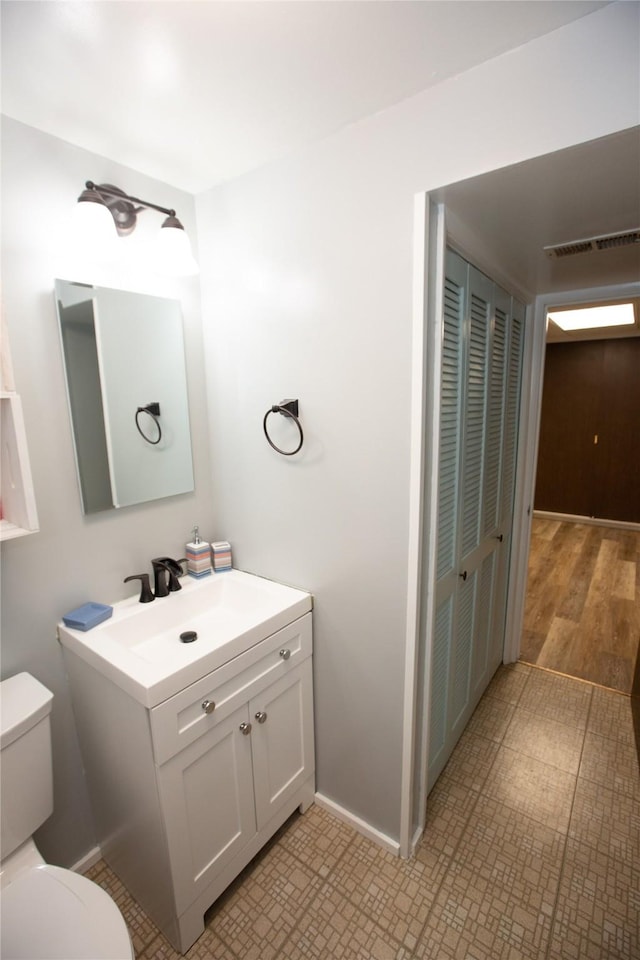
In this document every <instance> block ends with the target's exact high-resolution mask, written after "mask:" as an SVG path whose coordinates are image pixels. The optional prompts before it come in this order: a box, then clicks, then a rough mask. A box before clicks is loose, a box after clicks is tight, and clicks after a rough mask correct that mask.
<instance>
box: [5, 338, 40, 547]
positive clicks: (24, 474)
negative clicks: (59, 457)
mask: <svg viewBox="0 0 640 960" xmlns="http://www.w3.org/2000/svg"><path fill="white" fill-rule="evenodd" d="M4 348H5V349H6V343H5V344H4ZM0 438H1V443H2V450H1V453H0V461H1V486H0V496H1V497H2V520H0V540H12V539H15V538H16V537H24V536H26V535H27V534H29V533H36V532H37V531H38V529H39V528H38V514H37V511H36V501H35V495H34V491H33V480H32V478H31V465H30V462H29V450H28V448H27V437H26V433H25V429H24V419H23V416H22V402H21V400H20V397H19V395H18V394H17V393H14V392H13V391H3V392H2V393H0Z"/></svg>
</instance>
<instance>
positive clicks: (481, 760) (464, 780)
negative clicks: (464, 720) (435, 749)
mask: <svg viewBox="0 0 640 960" xmlns="http://www.w3.org/2000/svg"><path fill="white" fill-rule="evenodd" d="M505 709H506V710H508V711H509V715H511V710H512V708H511V707H504V708H503V707H500V708H499V709H498V711H497V713H498V714H500V715H502V714H504V711H505ZM479 726H480V723H477V724H475V725H474V726H473V728H472V727H468V728H467V729H466V730H465V732H464V733H463V734H462V736H461V737H460V739H459V741H458V743H457V744H456V748H455V750H454V751H453V753H452V754H451V756H450V758H449V761H448V763H447V765H446V767H445V768H444V770H443V771H442V773H441V774H440V777H439V778H438V783H439V784H440V783H441V784H442V785H443V786H445V787H448V786H449V784H450V783H459V784H462V785H463V786H464V788H465V789H466V790H476V791H477V790H480V789H481V788H482V786H483V784H484V782H485V780H486V779H487V776H488V774H489V771H490V770H491V765H492V764H493V761H494V760H495V757H496V755H497V753H498V750H499V744H498V743H497V742H496V741H495V740H491V739H487V737H485V736H481V735H480V734H478V733H476V732H474V731H475V730H477V729H478V728H479ZM505 729H506V726H505Z"/></svg>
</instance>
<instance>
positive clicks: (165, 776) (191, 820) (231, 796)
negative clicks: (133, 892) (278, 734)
mask: <svg viewBox="0 0 640 960" xmlns="http://www.w3.org/2000/svg"><path fill="white" fill-rule="evenodd" d="M248 722H249V713H248V710H247V706H246V703H245V704H244V705H243V706H242V707H241V708H239V709H238V710H236V711H235V712H234V713H232V714H231V715H230V716H228V717H226V718H225V719H224V720H222V721H221V722H220V723H218V724H217V725H216V726H215V727H213V728H212V729H211V730H210V731H209V732H207V733H206V734H204V735H203V736H201V737H200V738H199V739H198V740H196V741H195V742H194V743H192V744H190V745H189V746H188V747H186V748H185V749H184V750H182V751H181V752H180V753H178V754H176V755H175V756H174V757H172V758H171V760H168V761H167V762H166V763H165V764H163V765H162V766H161V767H160V768H159V770H158V779H159V784H160V796H161V800H162V807H163V812H164V820H165V824H166V830H167V841H168V846H169V855H170V858H171V865H172V871H173V876H174V887H175V899H176V908H177V912H178V914H180V913H181V912H182V911H184V910H185V909H186V908H187V907H188V906H189V905H190V904H191V903H193V901H194V899H195V898H196V897H197V896H198V895H199V894H200V893H201V892H202V891H204V890H205V889H206V887H207V885H208V884H209V883H211V881H212V879H213V878H215V876H216V875H217V874H218V873H219V872H220V871H221V870H222V869H224V867H225V866H226V865H227V864H228V863H229V862H230V861H231V860H232V859H233V858H234V856H235V855H236V854H237V853H238V852H239V851H240V850H241V849H242V847H244V846H245V844H246V843H247V842H248V841H249V840H250V839H251V838H252V837H253V836H254V834H255V833H256V818H255V808H254V800H253V773H252V763H251V739H252V738H251V736H248V735H246V733H243V730H244V731H246V730H247V727H246V726H245V727H243V726H242V725H243V724H248Z"/></svg>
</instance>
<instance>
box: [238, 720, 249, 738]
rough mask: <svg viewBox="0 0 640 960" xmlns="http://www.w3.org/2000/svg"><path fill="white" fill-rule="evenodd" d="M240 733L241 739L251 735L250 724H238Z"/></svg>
mask: <svg viewBox="0 0 640 960" xmlns="http://www.w3.org/2000/svg"><path fill="white" fill-rule="evenodd" d="M240 733H241V734H242V736H243V737H248V736H249V734H250V733H251V724H250V723H241V724H240Z"/></svg>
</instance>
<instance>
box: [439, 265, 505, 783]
mask: <svg viewBox="0 0 640 960" xmlns="http://www.w3.org/2000/svg"><path fill="white" fill-rule="evenodd" d="M445 275H446V279H445V297H444V304H445V306H444V318H443V341H442V386H441V398H440V401H441V413H440V461H439V478H438V487H439V489H438V496H439V507H438V542H437V548H436V609H435V623H434V634H433V657H432V672H431V697H430V701H431V709H430V727H429V730H430V733H429V773H428V788H429V789H431V787H432V786H433V784H434V783H435V780H436V779H437V777H438V776H439V774H440V772H441V771H442V769H443V767H444V765H445V763H446V761H447V759H448V757H449V755H450V753H451V751H452V750H453V747H454V746H455V744H456V743H457V741H458V739H459V737H460V735H461V733H462V731H463V730H464V727H465V725H466V723H467V722H468V720H469V717H470V716H471V713H472V712H473V710H474V708H475V706H476V704H477V702H478V700H479V699H480V697H481V695H482V693H483V692H484V690H485V688H486V686H487V684H488V682H489V680H490V679H491V677H492V676H493V673H494V672H495V670H496V668H497V666H498V664H499V663H500V662H501V660H502V647H503V639H504V636H503V635H504V606H505V603H506V574H507V564H506V562H505V561H504V559H503V558H504V557H505V556H506V557H507V558H508V549H509V536H508V534H507V531H506V529H505V523H508V528H509V533H510V528H511V516H512V512H511V513H509V514H508V516H507V513H506V512H505V504H506V503H507V502H509V503H511V504H512V503H513V475H514V470H515V441H516V432H517V431H516V428H517V411H518V406H517V402H518V399H519V385H520V361H519V356H520V354H519V352H518V349H519V348H518V344H517V342H516V341H515V340H514V346H513V348H512V346H511V341H510V328H511V297H510V296H509V295H508V294H507V293H505V292H504V291H502V290H500V289H499V288H497V287H496V285H495V284H494V283H493V281H492V280H490V279H489V278H488V277H486V276H484V274H482V273H480V272H479V271H478V270H476V269H475V268H474V267H472V266H470V265H469V264H467V263H466V262H465V261H464V260H463V259H462V258H461V257H459V256H458V255H457V254H454V253H453V252H451V251H447V260H446V269H445ZM520 345H521V339H520ZM512 353H513V356H517V357H518V360H517V363H516V366H515V373H513V372H512V366H513V363H514V361H513V358H512ZM510 391H511V392H512V393H513V395H514V398H515V403H514V402H513V401H511V406H510V405H509V404H510V396H511V394H510ZM507 474H508V476H507ZM501 538H502V539H501Z"/></svg>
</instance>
